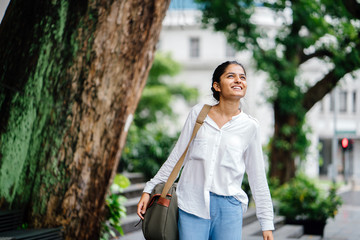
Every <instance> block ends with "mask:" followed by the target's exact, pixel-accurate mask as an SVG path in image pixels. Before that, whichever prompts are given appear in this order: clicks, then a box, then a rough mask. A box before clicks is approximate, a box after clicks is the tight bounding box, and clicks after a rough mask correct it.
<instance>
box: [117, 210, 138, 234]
mask: <svg viewBox="0 0 360 240" xmlns="http://www.w3.org/2000/svg"><path fill="white" fill-rule="evenodd" d="M139 221H140V218H139V216H138V215H137V214H136V213H133V214H129V215H126V218H124V219H122V220H121V227H122V229H123V231H124V234H128V233H131V232H134V231H137V230H141V226H142V223H141V222H140V223H139ZM138 223H139V224H138Z"/></svg>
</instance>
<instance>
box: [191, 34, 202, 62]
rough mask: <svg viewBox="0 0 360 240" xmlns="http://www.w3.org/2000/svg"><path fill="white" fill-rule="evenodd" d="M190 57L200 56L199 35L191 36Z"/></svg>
mask: <svg viewBox="0 0 360 240" xmlns="http://www.w3.org/2000/svg"><path fill="white" fill-rule="evenodd" d="M190 57H191V58H198V57H200V39H199V38H197V37H192V38H190Z"/></svg>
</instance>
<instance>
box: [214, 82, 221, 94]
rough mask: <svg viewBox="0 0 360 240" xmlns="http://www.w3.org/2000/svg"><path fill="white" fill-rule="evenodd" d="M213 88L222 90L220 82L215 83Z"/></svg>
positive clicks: (218, 90)
mask: <svg viewBox="0 0 360 240" xmlns="http://www.w3.org/2000/svg"><path fill="white" fill-rule="evenodd" d="M213 88H214V89H215V91H217V92H221V88H220V84H219V83H218V82H214V83H213Z"/></svg>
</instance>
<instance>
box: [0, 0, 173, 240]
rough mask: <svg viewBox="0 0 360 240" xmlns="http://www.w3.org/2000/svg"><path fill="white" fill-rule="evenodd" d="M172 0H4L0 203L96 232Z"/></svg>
mask: <svg viewBox="0 0 360 240" xmlns="http://www.w3.org/2000/svg"><path fill="white" fill-rule="evenodd" d="M169 2H170V0H156V1H151V0H131V1H130V0H129V1H120V0H117V1H115V0H113V1H110V0H109V1H100V0H97V1H86V0H81V1H65V0H63V1H61V0H58V1H40V0H36V1H20V0H12V1H11V3H10V5H9V7H8V9H7V12H6V14H5V17H4V19H3V21H2V24H1V26H0V35H1V36H2V37H1V38H0V46H1V47H0V66H1V68H2V69H1V71H0V84H1V87H0V116H1V118H0V182H1V189H0V194H1V195H0V208H2V209H15V208H23V209H26V217H27V221H28V222H29V223H30V226H33V227H52V226H63V227H64V231H65V236H66V239H98V237H99V230H100V225H101V221H102V220H103V212H104V201H105V195H106V193H107V190H108V186H109V185H110V183H111V179H112V175H113V174H114V170H115V169H116V166H117V164H118V161H119V159H120V154H121V150H122V147H123V145H124V142H125V138H126V134H127V127H128V123H129V121H130V120H131V116H132V114H133V113H134V110H135V108H136V105H137V103H138V100H139V98H140V95H141V91H142V89H143V87H144V85H145V81H146V78H147V75H148V71H149V69H150V67H151V63H152V61H153V56H154V51H155V45H156V43H157V40H158V36H159V33H160V29H161V23H162V19H163V17H164V16H165V13H166V10H167V7H168V5H169Z"/></svg>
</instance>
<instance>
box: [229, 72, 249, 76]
mask: <svg viewBox="0 0 360 240" xmlns="http://www.w3.org/2000/svg"><path fill="white" fill-rule="evenodd" d="M229 74H235V75H236V73H234V72H227V73H226V75H229ZM239 75H242V76H245V77H246V74H245V73H240V74H239Z"/></svg>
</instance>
